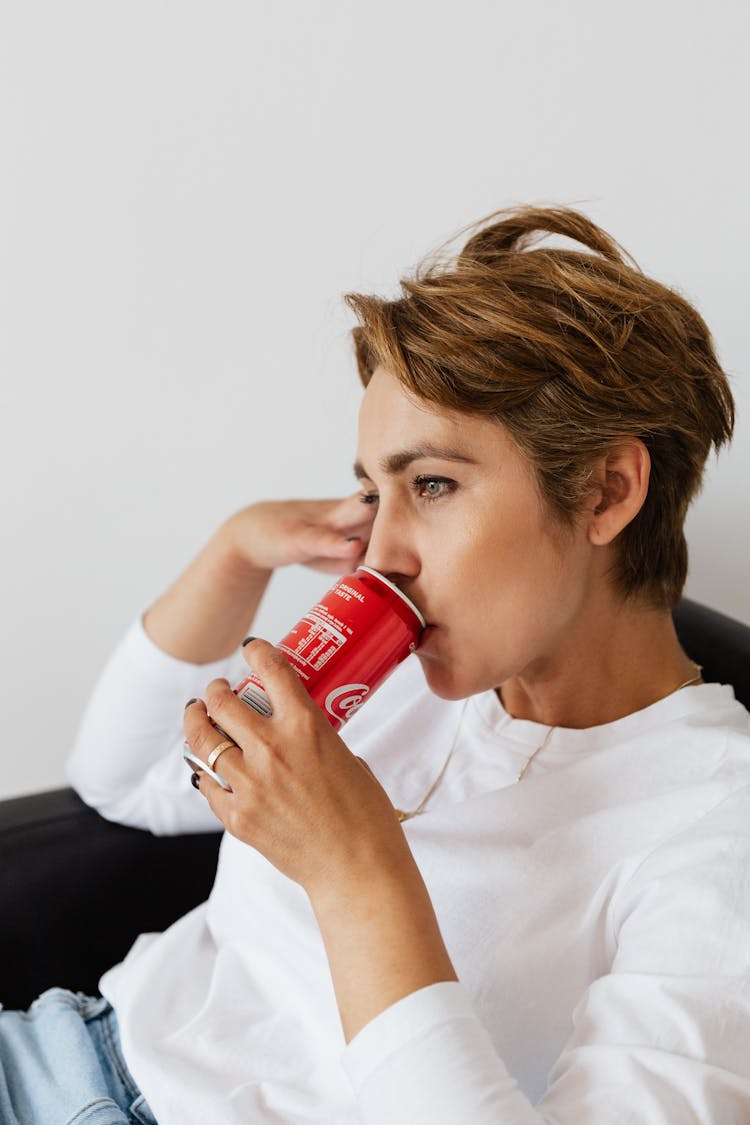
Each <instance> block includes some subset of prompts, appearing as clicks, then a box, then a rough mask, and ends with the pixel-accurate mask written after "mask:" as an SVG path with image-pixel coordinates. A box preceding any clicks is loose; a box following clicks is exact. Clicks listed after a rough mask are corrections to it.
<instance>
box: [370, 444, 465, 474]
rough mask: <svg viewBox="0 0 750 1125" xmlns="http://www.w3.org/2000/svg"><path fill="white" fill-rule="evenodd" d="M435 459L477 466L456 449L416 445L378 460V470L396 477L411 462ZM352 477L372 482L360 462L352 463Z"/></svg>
mask: <svg viewBox="0 0 750 1125" xmlns="http://www.w3.org/2000/svg"><path fill="white" fill-rule="evenodd" d="M426 457H435V458H437V460H438V461H459V462H462V463H463V464H465V465H477V464H478V462H477V461H476V460H475V459H474V458H473V457H469V456H468V455H467V454H466V453H459V452H458V450H456V449H443V448H442V447H441V446H439V445H430V444H429V443H428V444H426V445H416V446H414V447H413V448H412V449H403V450H401V451H400V452H399V453H389V454H388V456H387V457H383V458H381V460H380V463H379V464H380V470H381V472H383V473H385V474H386V476H396V475H397V474H398V473H401V472H403V471H404V469H405V468H406V467H407V466H408V465H411V463H412V461H419V460H421V459H422V458H426ZM354 475H355V477H356V478H357V480H372V477H371V476H370V474H369V473H368V472H367V470H366V469H365V467H364V465H363V464H362V462H361V461H355V462H354Z"/></svg>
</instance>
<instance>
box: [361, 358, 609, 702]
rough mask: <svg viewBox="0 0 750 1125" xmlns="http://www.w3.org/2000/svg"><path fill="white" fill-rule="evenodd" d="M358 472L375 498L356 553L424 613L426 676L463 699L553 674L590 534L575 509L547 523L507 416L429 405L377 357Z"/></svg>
mask: <svg viewBox="0 0 750 1125" xmlns="http://www.w3.org/2000/svg"><path fill="white" fill-rule="evenodd" d="M355 472H356V473H357V475H358V477H359V478H360V480H361V483H362V493H363V497H364V498H365V500H366V502H367V503H371V504H373V505H376V516H375V522H374V524H373V527H372V533H371V538H370V542H369V546H368V548H367V554H366V558H365V562H366V564H367V565H368V566H371V567H373V568H375V569H376V570H379V571H380V572H381V573H383V574H385V575H386V576H387V577H389V578H390V579H391V580H392V581H394V582H395V583H396V585H398V586H399V588H400V589H402V590H403V591H404V593H405V594H406V595H407V596H408V597H410V598H412V600H413V601H414V602H415V603H416V604H417V606H419V608H420V609H421V610H422V612H423V614H424V616H425V618H426V619H427V622H428V624H429V625H430V626H431V628H430V629H428V630H427V631H426V633H425V637H424V640H423V642H422V644H421V645H420V648H419V650H418V652H417V655H418V657H419V658H420V660H421V662H422V667H423V669H424V673H425V676H426V678H427V682H428V685H429V686H430V688H431V690H432V691H433V692H435V694H436V695H439V696H441V697H443V698H445V699H460V698H464V697H465V696H467V695H472V694H474V693H476V692H479V691H485V690H488V689H490V688H495V687H498V686H500V685H501V684H503V683H505V682H506V681H507V680H509V679H511V678H512V677H514V676H517V675H524V676H529V677H534V678H538V677H540V676H541V677H542V679H544V678H546V677H547V676H551V675H554V674H555V672H556V670H557V665H558V663H561V662H562V660H563V659H564V657H563V649H564V648H565V645H566V641H567V638H569V636H570V632H571V627H572V626H573V624H574V623H575V622H576V620H577V619H578V618H579V617H580V616H581V615H582V612H583V610H584V607H585V606H586V604H587V600H588V598H589V596H590V593H591V590H592V587H593V583H594V579H595V574H594V557H593V552H592V546H591V544H590V543H589V541H588V536H587V534H586V531H585V526H584V524H583V522H582V524H581V526H580V527H576V528H574V529H572V530H571V531H570V532H567V531H562V530H561V529H560V528H559V526H557V525H555V524H554V523H553V521H552V519H551V518H550V516H549V515H548V513H547V511H546V509H545V506H544V504H543V502H542V500H541V498H540V495H539V492H538V489H537V486H536V484H535V480H534V477H533V474H532V470H531V469H530V467H529V465H528V463H527V461H526V459H525V457H524V456H523V455H522V454H521V453H520V452H519V450H518V448H517V446H516V445H515V443H514V442H513V441H512V439H511V438H510V436H509V435H508V434H507V432H506V431H505V429H504V428H503V427H502V426H501V425H500V424H498V423H497V422H494V421H490V420H487V419H484V418H479V417H475V416H469V415H462V414H457V413H453V412H447V411H444V410H442V409H435V408H433V407H432V406H431V405H430V404H427V403H423V402H421V401H420V400H418V399H415V398H413V397H411V396H410V395H408V394H407V393H406V392H405V391H404V390H403V389H402V388H401V386H400V384H399V383H398V382H397V380H396V379H395V378H393V376H391V375H389V374H388V373H387V372H386V371H385V370H384V369H383V368H378V369H377V370H376V371H375V373H374V375H373V377H372V379H371V381H370V383H369V386H368V387H367V390H366V392H365V395H364V400H363V403H362V408H361V412H360V425H359V451H358V461H357V465H356V466H355ZM573 632H575V630H573ZM567 656H568V658H569V653H568V654H567Z"/></svg>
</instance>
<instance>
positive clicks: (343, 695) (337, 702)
mask: <svg viewBox="0 0 750 1125" xmlns="http://www.w3.org/2000/svg"><path fill="white" fill-rule="evenodd" d="M369 690H370V689H369V687H368V686H367V684H344V686H343V687H337V688H335V689H334V690H333V691H331V692H329V693H328V695H327V696H326V711H328V713H329V715H333V717H334V719H341V720H342V721H343V722H346V720H347V719H351V717H352V715H353V714H354V713H355V711H359V709H360V707H361V706H362V704H363V703H364V701H365V696H366V695H367V693H368V691H369Z"/></svg>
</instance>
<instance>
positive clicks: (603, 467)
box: [586, 438, 651, 546]
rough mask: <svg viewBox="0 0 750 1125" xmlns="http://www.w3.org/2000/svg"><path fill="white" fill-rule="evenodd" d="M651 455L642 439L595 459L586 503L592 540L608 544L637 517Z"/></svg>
mask: <svg viewBox="0 0 750 1125" xmlns="http://www.w3.org/2000/svg"><path fill="white" fill-rule="evenodd" d="M650 474H651V458H650V456H649V452H648V450H647V449H646V446H645V445H644V444H643V442H642V441H640V439H639V438H629V439H628V440H627V441H624V442H621V443H620V444H619V445H615V446H613V447H612V449H611V450H610V451H609V453H607V454H606V455H605V456H604V457H602V458H600V460H599V461H597V462H596V464H595V465H594V468H593V472H592V482H593V484H594V491H593V494H592V498H591V500H590V504H589V505H588V506H587V509H586V510H587V515H588V537H589V542H590V543H594V544H596V545H597V546H605V545H606V544H607V543H611V542H612V540H613V539H614V538H615V537H616V536H617V535H619V534H620V532H621V531H622V529H623V528H624V527H627V525H628V524H629V523H630V522H631V520H633V519H635V517H636V516H637V515H638V513H639V512H640V510H641V508H642V507H643V502H644V500H645V499H646V495H647V493H648V482H649V477H650Z"/></svg>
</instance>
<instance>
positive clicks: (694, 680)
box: [395, 664, 703, 823]
mask: <svg viewBox="0 0 750 1125" xmlns="http://www.w3.org/2000/svg"><path fill="white" fill-rule="evenodd" d="M693 667H694V668H697V669H698V672H697V675H695V676H691V678H690V679H689V680H684V681H683V682H682V683H681V684H678V685H677V687H676V688H672V690H671V691H669V692H667V695H674V694H675V692H678V691H682V689H683V688H686V687H690V685H691V684H699V683H700V682H701V680H702V679H703V676H702V675H701V673H702V672H703V666H702V665H701V664H694V665H693ZM662 698H663V699H666V698H667V696H666V695H665V696H662ZM468 702H469V700H468V699H465V700H464V705H463V707H462V708H461V714H460V715H459V716H458V725H457V726H456V733H455V734H454V735H453V742H452V743H451V748H450V750H449V751H448V757H447V758H446V759H445V761H444V762H443V768H442V769H441V770H440V773H439V774H438V775H437V777H436V778H435V780H434V781H433V783H432V785H431V786H430V788H429V789H428V790H427V792H426V793H425V795H424V797H423V798H422V800H421V801H420V802H419V804H418V805H417V807H416V808H415V809H412V810H411V811H410V812H406V810H405V809H396V810H395V811H396V816H397V817H398V819H399V822H401V823H403V821H405V820H411V818H412V817H413V816H419V815H420V813H423V812H424V807H425V805H426V804H427V802H428V801H429V799H430V797H431V796H432V794H433V793H434V792H435V790H436V789H437V787H438V785H440V782H441V781H442V780H443V778H444V777H445V771H446V770H447V769H448V764H449V762H450V760H451V758H452V757H453V751H454V750H455V749H456V744H457V743H458V736H459V734H460V731H461V724H462V723H463V721H464V715H465V713H466V707H467V704H468ZM556 730H557V727H550V728H549V730H548V731H547V733H546V734H545V736H544V738H543V739H542V741H541V742H540V743H539V745H538V746H537V748H536V750H534V752H533V753H532V754H530V755H529V757H528V758H527V759H526V761H525V762H524V764H523V765H522V766H521V769H520V770H519V772H518V776H517V777H516V780H515V781H514V782H513V784H514V785H517V784H518V782H519V781H520V780H521V778H522V777H523V775H524V774H525V773H526V770H527V769H528V768H529V766H530V765H531V763H532V762H533V760H534V758H536V756H537V754H539V753H541V751H542V750H544V748H545V746H546V745H547V743H548V742H549V740H550V738H551V737H552V734H553V732H554V731H556Z"/></svg>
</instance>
